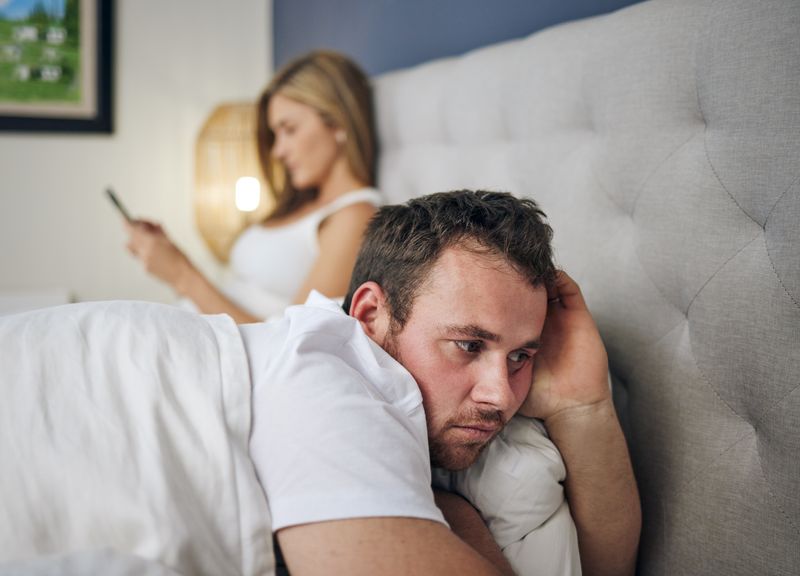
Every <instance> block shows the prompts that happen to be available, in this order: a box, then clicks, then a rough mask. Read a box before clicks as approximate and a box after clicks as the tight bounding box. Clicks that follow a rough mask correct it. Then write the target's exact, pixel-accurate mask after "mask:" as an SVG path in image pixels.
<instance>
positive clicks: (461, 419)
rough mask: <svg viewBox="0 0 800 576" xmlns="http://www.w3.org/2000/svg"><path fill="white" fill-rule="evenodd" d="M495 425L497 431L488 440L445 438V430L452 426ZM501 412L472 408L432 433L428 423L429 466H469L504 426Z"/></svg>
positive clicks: (453, 467) (451, 467)
mask: <svg viewBox="0 0 800 576" xmlns="http://www.w3.org/2000/svg"><path fill="white" fill-rule="evenodd" d="M481 424H484V425H490V426H496V427H497V432H496V433H495V434H493V435H492V437H491V438H489V439H488V440H481V441H477V442H463V441H461V442H454V441H450V442H448V441H447V440H446V439H445V436H446V435H447V432H448V431H449V430H452V429H453V428H454V427H459V426H475V425H481ZM505 424H506V423H505V420H504V418H503V414H502V412H500V411H499V410H480V409H478V408H473V409H471V410H469V411H466V412H465V413H462V414H459V415H457V416H454V417H453V418H451V419H450V420H448V421H447V422H446V423H445V425H444V426H443V427H442V429H441V431H440V432H439V433H438V434H434V433H433V431H432V430H431V429H430V423H429V425H428V445H429V450H430V456H431V466H434V467H437V468H444V469H445V470H450V471H457V470H463V469H465V468H469V467H470V466H472V464H474V463H475V460H477V459H478V456H480V453H481V452H482V451H483V449H484V448H486V447H487V446H488V445H489V443H490V442H491V441H492V440H494V438H495V436H497V434H499V433H500V430H502V429H503V427H504V426H505Z"/></svg>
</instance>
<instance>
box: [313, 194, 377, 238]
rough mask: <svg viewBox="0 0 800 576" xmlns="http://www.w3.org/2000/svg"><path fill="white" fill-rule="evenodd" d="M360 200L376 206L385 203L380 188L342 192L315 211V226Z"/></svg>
mask: <svg viewBox="0 0 800 576" xmlns="http://www.w3.org/2000/svg"><path fill="white" fill-rule="evenodd" d="M359 202H367V203H369V204H372V205H373V206H375V207H378V206H380V205H381V204H382V203H383V199H382V198H381V194H380V192H378V190H376V189H375V188H360V189H358V190H353V191H352V192H348V193H347V194H342V195H341V196H339V197H338V198H337V199H336V200H334V201H333V202H330V203H329V204H326V205H325V206H323V207H322V208H320V209H319V210H318V211H317V212H316V213H315V216H316V217H315V218H314V220H315V226H314V228H316V227H317V226H319V224H320V223H321V222H322V221H323V220H325V218H327V217H328V216H330V215H331V214H333V213H335V212H338V211H339V210H341V209H342V208H346V207H348V206H351V205H353V204H358V203H359Z"/></svg>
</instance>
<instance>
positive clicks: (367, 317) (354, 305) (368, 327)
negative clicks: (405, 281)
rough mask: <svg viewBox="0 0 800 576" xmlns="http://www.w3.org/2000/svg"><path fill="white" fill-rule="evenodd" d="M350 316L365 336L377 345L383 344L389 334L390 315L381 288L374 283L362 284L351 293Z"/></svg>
mask: <svg viewBox="0 0 800 576" xmlns="http://www.w3.org/2000/svg"><path fill="white" fill-rule="evenodd" d="M350 316H352V317H353V318H355V319H356V320H358V321H359V322H360V323H361V327H362V328H363V329H364V332H366V333H367V336H369V337H370V338H372V339H373V340H374V341H375V342H376V343H377V344H379V345H381V344H383V342H384V340H385V339H386V335H387V334H388V333H389V324H390V318H391V315H390V314H389V305H388V303H387V302H386V295H385V294H384V292H383V288H381V287H380V285H379V284H377V283H376V282H371V281H370V282H364V283H363V284H362V285H361V286H359V287H358V288H357V289H356V291H355V292H353V298H352V299H351V300H350Z"/></svg>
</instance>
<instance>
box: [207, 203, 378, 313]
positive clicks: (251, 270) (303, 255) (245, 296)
mask: <svg viewBox="0 0 800 576" xmlns="http://www.w3.org/2000/svg"><path fill="white" fill-rule="evenodd" d="M359 202H368V203H370V204H373V205H374V206H376V207H377V206H380V205H381V195H380V193H379V192H378V190H376V189H375V188H361V189H359V190H354V191H352V192H348V193H347V194H343V195H342V196H340V197H338V198H336V199H335V200H334V201H333V202H330V203H328V204H326V205H325V206H322V207H320V208H319V209H317V210H315V211H314V212H311V213H309V214H306V215H305V216H303V217H302V218H300V219H299V220H295V221H294V222H290V223H289V224H286V225H285V226H276V227H274V228H273V227H266V226H262V225H260V224H256V225H253V226H250V227H248V228H247V229H246V230H245V231H244V232H242V234H241V235H240V236H239V238H238V239H237V240H236V243H235V244H234V245H233V249H232V250H231V257H230V278H229V280H228V281H226V282H225V283H224V284H223V286H222V291H223V292H224V293H225V294H226V295H227V296H228V297H229V298H231V299H232V300H233V301H234V302H236V303H237V304H238V305H240V306H241V307H243V308H245V309H247V310H249V311H250V312H251V313H252V314H254V315H256V316H259V317H267V316H273V315H276V314H282V313H283V310H284V309H285V308H286V307H287V306H289V305H290V304H291V303H292V299H293V298H294V296H295V294H296V293H297V291H298V290H299V289H300V286H301V285H302V284H303V281H304V280H305V278H306V276H308V273H309V272H310V271H311V268H312V266H313V265H314V262H315V261H316V260H317V257H318V256H319V236H318V230H319V226H320V224H321V223H322V221H323V220H325V219H326V218H327V217H328V216H330V215H331V214H333V213H335V212H338V211H339V210H341V209H342V208H345V207H347V206H350V205H352V204H357V203H359ZM328 296H331V297H337V296H343V294H329V295H328Z"/></svg>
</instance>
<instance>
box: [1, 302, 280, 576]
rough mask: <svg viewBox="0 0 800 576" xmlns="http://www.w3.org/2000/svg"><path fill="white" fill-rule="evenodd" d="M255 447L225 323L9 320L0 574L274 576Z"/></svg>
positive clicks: (137, 307)
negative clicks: (252, 459)
mask: <svg viewBox="0 0 800 576" xmlns="http://www.w3.org/2000/svg"><path fill="white" fill-rule="evenodd" d="M249 432H250V379H249V373H248V364H247V358H246V356H245V351H244V347H243V345H242V342H241V338H240V335H239V331H238V329H237V328H236V326H235V324H234V323H233V322H232V321H231V320H230V319H229V318H228V317H226V316H213V317H208V316H205V317H203V316H198V315H195V314H192V313H190V312H186V311H183V310H180V309H177V308H174V307H168V306H161V305H155V304H147V303H135V302H105V303H88V304H75V305H69V306H61V307H56V308H48V309H44V310H38V311H34V312H29V313H25V314H19V315H14V316H7V317H3V318H0V519H2V520H0V573H11V572H12V571H13V573H26V574H27V573H35V574H50V573H62V572H63V570H62V569H59V566H60V567H62V568H63V569H64V570H66V568H64V567H69V566H73V567H74V566H77V567H79V568H77V570H78V572H76V573H79V572H83V573H94V574H108V573H112V574H127V573H130V574H134V573H147V574H162V573H163V574H171V573H173V572H174V573H178V574H270V573H272V572H273V562H274V561H273V555H272V539H271V530H270V522H269V511H268V508H267V504H266V500H265V498H264V495H263V492H262V490H261V487H260V485H259V484H258V481H257V478H256V475H255V471H254V469H253V467H252V464H251V462H250V459H249V456H248V436H249ZM137 567H138V568H137ZM143 567H147V569H146V570H145V569H144V568H143ZM112 568H113V569H112ZM66 573H68V572H66Z"/></svg>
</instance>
